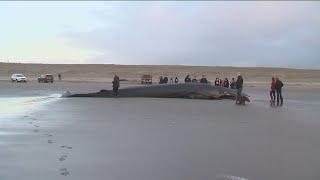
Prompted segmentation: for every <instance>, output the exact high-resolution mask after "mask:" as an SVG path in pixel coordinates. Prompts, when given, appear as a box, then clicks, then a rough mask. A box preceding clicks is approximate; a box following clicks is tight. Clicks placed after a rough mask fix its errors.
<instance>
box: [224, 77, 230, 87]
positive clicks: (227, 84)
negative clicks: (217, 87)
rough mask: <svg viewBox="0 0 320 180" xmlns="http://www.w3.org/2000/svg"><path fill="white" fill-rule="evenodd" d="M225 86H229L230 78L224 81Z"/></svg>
mask: <svg viewBox="0 0 320 180" xmlns="http://www.w3.org/2000/svg"><path fill="white" fill-rule="evenodd" d="M223 87H225V88H229V79H228V78H226V79H225V80H224V81H223Z"/></svg>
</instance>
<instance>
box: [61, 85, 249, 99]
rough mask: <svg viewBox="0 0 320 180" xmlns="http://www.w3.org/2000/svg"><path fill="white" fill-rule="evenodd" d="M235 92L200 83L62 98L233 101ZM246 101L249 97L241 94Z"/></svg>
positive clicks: (145, 87) (142, 87)
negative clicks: (151, 98) (115, 93)
mask: <svg viewBox="0 0 320 180" xmlns="http://www.w3.org/2000/svg"><path fill="white" fill-rule="evenodd" d="M236 96H237V91H236V90H234V89H230V88H225V87H220V86H213V85H210V84H202V83H179V84H156V85H146V86H135V87H125V88H121V89H119V91H118V96H115V95H114V93H113V92H112V90H101V91H99V92H94V93H86V94H72V93H70V92H65V93H64V94H63V97H153V98H190V99H224V98H225V99H234V98H235V97H236ZM241 96H243V97H245V99H246V101H248V102H250V100H249V96H248V95H247V94H245V93H242V94H241Z"/></svg>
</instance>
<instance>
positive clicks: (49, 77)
mask: <svg viewBox="0 0 320 180" xmlns="http://www.w3.org/2000/svg"><path fill="white" fill-rule="evenodd" d="M38 82H39V83H41V82H43V83H48V82H51V83H53V75H52V74H44V75H41V76H40V77H38Z"/></svg>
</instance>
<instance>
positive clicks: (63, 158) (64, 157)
mask: <svg viewBox="0 0 320 180" xmlns="http://www.w3.org/2000/svg"><path fill="white" fill-rule="evenodd" d="M67 157H68V156H67V155H62V156H61V157H60V158H59V161H64V160H66V159H67Z"/></svg>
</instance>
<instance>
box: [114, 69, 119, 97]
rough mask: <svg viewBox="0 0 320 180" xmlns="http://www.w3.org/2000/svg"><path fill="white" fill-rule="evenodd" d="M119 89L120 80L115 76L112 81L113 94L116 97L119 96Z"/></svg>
mask: <svg viewBox="0 0 320 180" xmlns="http://www.w3.org/2000/svg"><path fill="white" fill-rule="evenodd" d="M119 87H120V78H119V76H117V75H116V74H115V75H114V77H113V81H112V88H113V94H114V95H115V96H118V90H119Z"/></svg>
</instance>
